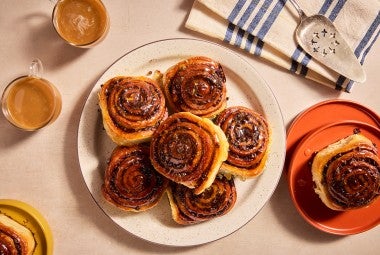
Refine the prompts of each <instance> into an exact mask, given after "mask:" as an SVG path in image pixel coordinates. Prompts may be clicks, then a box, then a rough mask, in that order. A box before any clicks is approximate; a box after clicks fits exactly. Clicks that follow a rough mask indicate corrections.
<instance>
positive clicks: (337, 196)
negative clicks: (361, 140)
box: [323, 144, 380, 208]
mask: <svg viewBox="0 0 380 255" xmlns="http://www.w3.org/2000/svg"><path fill="white" fill-rule="evenodd" d="M323 182H324V184H325V185H327V190H328V196H329V197H330V198H331V199H332V200H333V201H334V202H335V203H336V204H338V205H340V206H342V207H343V208H359V207H363V206H366V205H367V204H369V203H370V202H371V201H372V200H373V199H374V198H375V197H377V196H379V195H380V161H379V158H378V157H377V152H376V148H375V147H373V146H372V147H371V146H368V145H364V144H363V145H359V146H357V147H356V148H354V149H352V150H350V151H347V152H344V153H339V154H337V155H335V156H334V157H332V158H331V159H330V160H329V161H328V162H327V164H326V165H325V166H324V169H323Z"/></svg>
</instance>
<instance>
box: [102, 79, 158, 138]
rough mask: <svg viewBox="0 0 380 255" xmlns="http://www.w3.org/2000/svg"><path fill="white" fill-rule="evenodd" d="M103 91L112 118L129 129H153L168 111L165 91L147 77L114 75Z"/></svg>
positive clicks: (120, 125)
mask: <svg viewBox="0 0 380 255" xmlns="http://www.w3.org/2000/svg"><path fill="white" fill-rule="evenodd" d="M102 91H103V93H105V95H106V98H107V109H108V112H109V115H110V117H111V119H112V122H113V123H114V124H115V125H116V126H117V127H119V128H120V129H122V130H124V131H126V132H132V131H134V130H135V131H138V130H146V129H154V128H156V127H157V126H158V124H159V121H160V120H161V119H162V118H164V116H165V114H166V107H165V97H164V94H163V93H162V91H161V90H160V88H159V86H158V85H157V84H156V83H155V81H153V80H151V79H148V78H146V77H115V78H113V79H111V80H109V81H108V82H107V83H105V84H104V85H103V87H102Z"/></svg>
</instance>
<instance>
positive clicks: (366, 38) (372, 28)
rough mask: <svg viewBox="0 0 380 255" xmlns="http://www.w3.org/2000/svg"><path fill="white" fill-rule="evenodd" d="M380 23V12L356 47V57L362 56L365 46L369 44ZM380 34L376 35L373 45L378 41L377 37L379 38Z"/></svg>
mask: <svg viewBox="0 0 380 255" xmlns="http://www.w3.org/2000/svg"><path fill="white" fill-rule="evenodd" d="M379 24H380V13H378V14H377V17H376V19H375V20H374V21H373V22H372V24H371V26H370V27H369V29H368V31H367V33H366V34H365V35H364V37H363V39H362V40H361V41H360V43H359V45H358V46H357V47H356V49H355V56H356V57H359V56H360V54H361V53H362V51H363V49H364V47H365V46H366V45H367V44H368V42H369V40H370V39H371V38H372V36H373V34H374V33H375V31H376V29H377V27H378V26H379ZM378 35H379V32H378V33H377V35H376V36H375V39H374V40H373V41H372V43H371V44H372V45H373V43H374V42H375V41H376V38H377V36H378ZM371 44H370V45H371ZM372 45H371V46H372Z"/></svg>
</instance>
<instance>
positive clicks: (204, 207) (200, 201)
mask: <svg viewBox="0 0 380 255" xmlns="http://www.w3.org/2000/svg"><path fill="white" fill-rule="evenodd" d="M170 189H171V196H172V203H174V206H175V207H176V209H177V218H178V219H177V221H178V223H180V224H185V225H188V224H195V223H199V222H203V221H207V220H210V219H213V218H215V217H218V216H222V215H224V214H226V213H227V212H229V211H230V210H231V208H232V207H233V206H234V204H235V202H236V188H235V183H234V180H233V178H231V179H227V178H226V177H224V176H218V177H217V178H216V179H215V180H214V182H213V184H212V185H211V186H210V187H209V188H207V189H206V190H205V191H204V192H202V193H201V194H199V195H195V194H194V192H193V190H192V189H189V188H187V187H185V186H183V185H180V184H176V183H171V185H170Z"/></svg>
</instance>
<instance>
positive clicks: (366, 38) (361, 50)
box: [337, 13, 380, 92]
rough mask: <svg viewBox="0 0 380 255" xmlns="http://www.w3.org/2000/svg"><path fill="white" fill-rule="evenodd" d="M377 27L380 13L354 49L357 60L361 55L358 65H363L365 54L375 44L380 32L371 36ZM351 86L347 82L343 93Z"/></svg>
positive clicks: (339, 86)
mask: <svg viewBox="0 0 380 255" xmlns="http://www.w3.org/2000/svg"><path fill="white" fill-rule="evenodd" d="M379 25H380V13H378V14H377V16H376V18H375V20H374V21H373V22H372V24H371V25H370V27H369V29H368V31H367V33H366V34H365V35H364V37H363V39H362V40H361V41H360V43H359V45H358V46H357V47H356V49H355V51H354V53H355V56H356V57H358V58H359V56H360V55H361V54H362V53H363V54H362V57H361V59H360V64H363V63H364V59H365V57H366V56H367V54H368V52H369V51H370V49H371V48H372V46H373V44H374V43H375V42H376V40H377V38H378V37H379V33H380V30H379V31H377V34H376V35H375V36H373V35H374V33H375V32H376V30H377V28H378V27H379ZM371 38H372V41H371V42H369V41H370V40H371ZM366 45H367V48H366V49H365V50H364V48H365V46H366ZM342 84H343V82H341V83H340V84H337V85H338V88H341V86H342ZM353 84H354V82H353V81H349V82H348V84H347V86H346V89H345V91H346V92H350V90H351V88H352V86H353Z"/></svg>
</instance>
